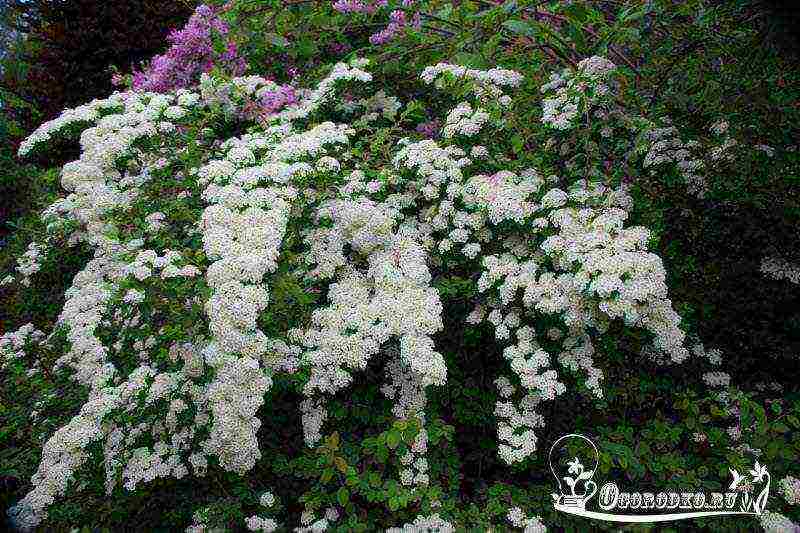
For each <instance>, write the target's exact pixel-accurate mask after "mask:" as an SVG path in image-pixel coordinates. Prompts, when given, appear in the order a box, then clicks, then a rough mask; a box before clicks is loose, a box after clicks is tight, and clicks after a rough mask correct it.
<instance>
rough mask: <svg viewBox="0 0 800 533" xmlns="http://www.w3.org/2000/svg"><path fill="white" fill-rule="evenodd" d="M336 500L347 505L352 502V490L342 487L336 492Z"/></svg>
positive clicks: (342, 504)
mask: <svg viewBox="0 0 800 533" xmlns="http://www.w3.org/2000/svg"><path fill="white" fill-rule="evenodd" d="M336 500H337V501H338V502H339V505H341V506H342V507H345V506H346V505H347V504H348V503H349V502H350V491H349V490H347V489H346V488H344V487H342V488H340V489H339V490H338V491H337V492H336Z"/></svg>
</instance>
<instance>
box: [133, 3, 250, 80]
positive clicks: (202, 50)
mask: <svg viewBox="0 0 800 533" xmlns="http://www.w3.org/2000/svg"><path fill="white" fill-rule="evenodd" d="M228 33H229V28H228V25H227V24H226V23H225V21H223V20H222V19H221V18H220V16H219V13H218V11H216V10H215V9H214V8H212V7H210V6H208V5H205V4H203V5H200V6H198V7H197V9H196V10H195V12H194V14H192V16H191V17H190V18H189V21H188V22H187V23H186V26H184V27H183V28H182V29H180V30H173V31H172V32H170V34H169V36H168V37H167V40H168V41H169V42H170V43H171V46H170V47H169V49H168V50H167V51H166V52H165V53H164V54H162V55H157V56H155V57H153V58H152V59H151V60H150V64H149V65H148V66H147V68H145V70H143V71H135V72H134V73H133V88H134V89H137V90H142V91H153V92H160V93H164V92H169V91H173V90H175V89H180V88H183V87H188V86H190V85H193V84H194V83H196V82H197V81H198V78H199V76H200V74H202V73H204V72H209V71H211V69H212V68H214V67H215V66H216V67H220V68H224V69H226V70H227V71H228V72H229V73H230V74H233V75H241V74H242V73H243V72H244V71H245V70H246V68H247V63H246V61H245V59H244V58H243V57H241V56H240V55H239V53H238V50H237V45H236V43H235V42H234V41H233V40H230V39H228V38H227V36H228ZM215 40H216V41H219V46H221V47H222V51H221V52H218V51H217V49H216V47H215Z"/></svg>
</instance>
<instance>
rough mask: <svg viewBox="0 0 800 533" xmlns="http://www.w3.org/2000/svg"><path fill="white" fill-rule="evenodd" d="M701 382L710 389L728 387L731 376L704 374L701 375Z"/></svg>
mask: <svg viewBox="0 0 800 533" xmlns="http://www.w3.org/2000/svg"><path fill="white" fill-rule="evenodd" d="M703 381H704V382H705V384H706V385H708V386H709V387H711V388H714V389H715V388H718V387H729V386H730V384H731V376H730V375H729V374H727V373H725V372H706V373H705V374H703Z"/></svg>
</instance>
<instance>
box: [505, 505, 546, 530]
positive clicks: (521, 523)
mask: <svg viewBox="0 0 800 533" xmlns="http://www.w3.org/2000/svg"><path fill="white" fill-rule="evenodd" d="M508 521H509V522H511V525H513V526H514V527H518V528H522V529H524V531H525V533H545V532H546V531H547V528H546V527H544V524H542V521H541V519H540V518H539V517H537V516H535V517H532V518H526V517H525V513H524V512H523V511H522V509H520V508H519V507H513V508H511V509H509V511H508Z"/></svg>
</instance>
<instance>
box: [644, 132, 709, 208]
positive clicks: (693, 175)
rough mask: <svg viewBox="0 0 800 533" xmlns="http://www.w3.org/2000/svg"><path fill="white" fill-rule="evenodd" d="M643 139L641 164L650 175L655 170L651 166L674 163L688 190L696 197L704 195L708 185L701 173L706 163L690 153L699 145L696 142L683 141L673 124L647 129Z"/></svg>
mask: <svg viewBox="0 0 800 533" xmlns="http://www.w3.org/2000/svg"><path fill="white" fill-rule="evenodd" d="M644 139H645V146H646V152H647V153H646V154H645V156H644V162H643V165H644V168H646V169H650V170H649V172H650V174H651V175H654V173H655V172H656V169H655V168H653V167H658V166H659V165H662V164H665V163H668V164H675V165H676V167H677V168H678V172H680V174H681V176H683V179H684V180H685V181H686V185H687V187H688V189H689V192H690V193H692V194H694V195H695V196H697V197H698V198H703V197H704V196H705V194H706V192H707V188H708V186H707V184H706V179H705V177H704V176H703V174H702V173H703V171H704V170H705V168H706V165H705V163H704V162H703V161H702V159H701V158H700V157H697V156H695V155H694V154H693V153H692V149H694V148H697V147H698V146H699V144H698V143H696V142H684V141H683V140H682V139H681V138H680V136H679V132H678V129H677V128H676V127H674V126H667V127H663V128H657V127H652V128H650V129H647V130H646V131H645V134H644Z"/></svg>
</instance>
